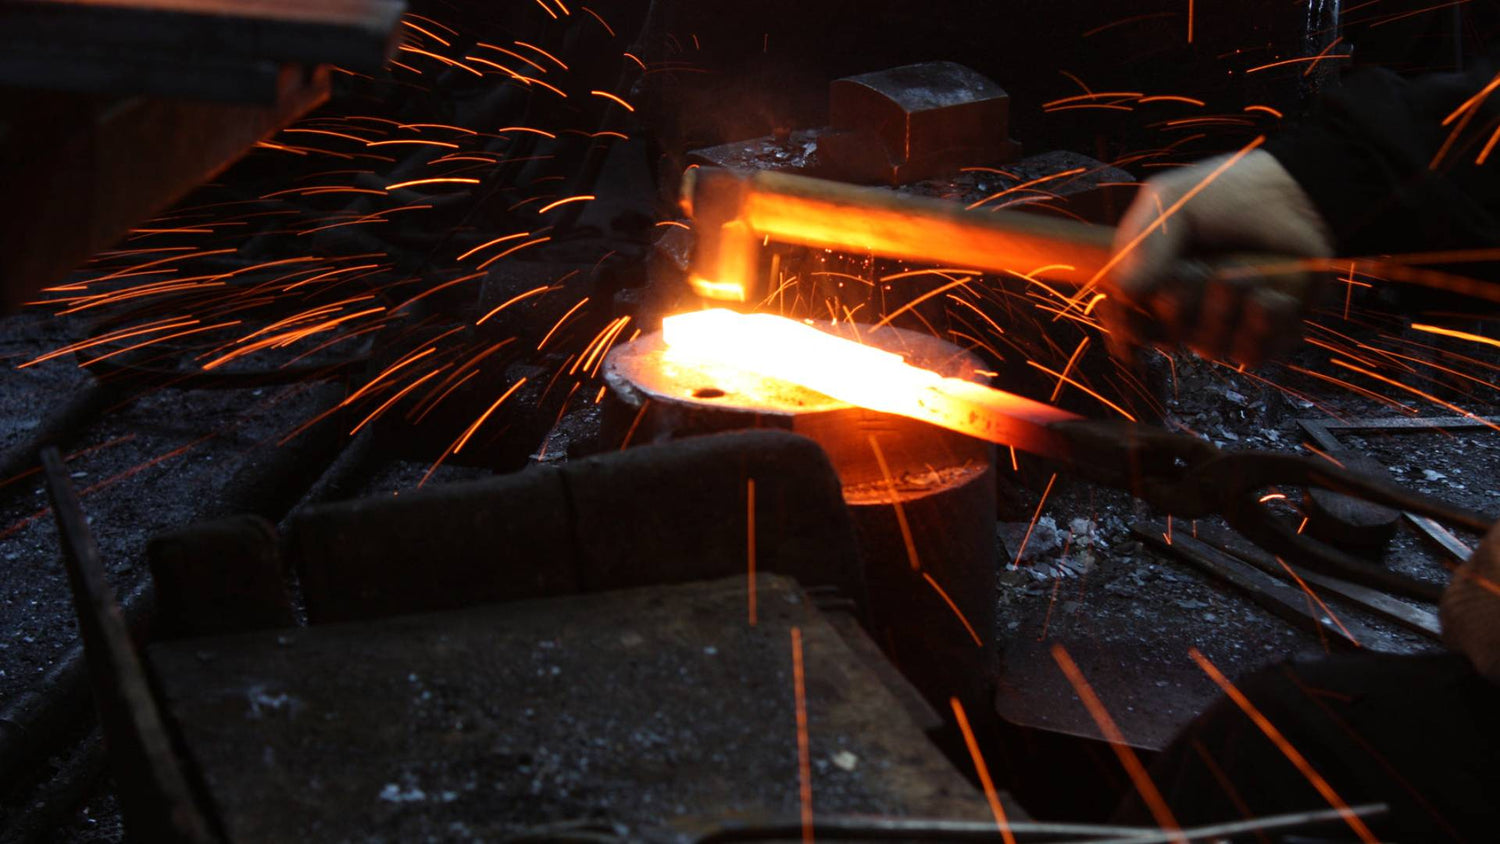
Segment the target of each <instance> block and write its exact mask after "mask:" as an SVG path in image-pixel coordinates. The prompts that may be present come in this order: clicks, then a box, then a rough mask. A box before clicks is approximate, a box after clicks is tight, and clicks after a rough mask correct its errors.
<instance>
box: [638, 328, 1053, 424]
mask: <svg viewBox="0 0 1500 844" xmlns="http://www.w3.org/2000/svg"><path fill="white" fill-rule="evenodd" d="M662 339H663V341H664V342H665V343H666V345H667V355H668V357H669V358H673V359H676V360H679V361H693V362H702V363H715V364H721V365H728V366H734V367H736V368H739V369H743V370H746V371H749V372H753V373H755V374H757V375H761V376H765V377H769V378H776V379H779V380H782V381H787V382H789V383H792V384H797V385H800V386H803V387H806V388H808V389H810V390H815V391H817V392H820V393H823V394H824V395H827V396H830V397H832V398H835V399H838V400H839V401H843V402H848V403H849V404H853V405H858V406H860V407H865V408H869V409H871V410H877V411H881V412H883V413H890V414H894V415H897V416H904V417H907V418H909V419H916V420H919V421H922V422H927V423H930V424H933V425H937V426H939V427H941V428H946V429H947V430H950V431H956V432H958V433H961V434H967V435H969V436H972V437H978V438H979V439H983V440H988V441H989V442H992V443H998V444H1000V445H1007V446H1014V447H1016V448H1021V449H1024V450H1026V451H1031V452H1033V453H1041V454H1059V453H1062V451H1063V448H1062V445H1061V443H1060V442H1059V441H1058V437H1057V435H1056V434H1055V433H1054V432H1052V431H1050V430H1049V429H1048V426H1049V425H1051V424H1053V423H1056V422H1063V421H1067V420H1071V419H1077V418H1079V417H1077V416H1075V415H1074V414H1072V413H1069V412H1067V411H1065V410H1060V409H1058V408H1055V407H1052V406H1051V405H1047V404H1042V403H1041V402H1036V401H1032V400H1031V399H1027V398H1023V397H1021V396H1017V395H1014V394H1011V393H1006V392H1003V391H1000V390H995V389H992V388H990V387H986V386H983V385H981V384H975V383H973V382H970V381H964V380H961V379H958V378H944V377H942V376H941V375H938V374H937V373H936V372H932V371H931V370H927V369H921V368H919V367H916V366H912V365H911V364H909V363H907V362H906V360H905V359H904V358H902V357H901V356H900V355H897V354H892V353H890V352H885V351H881V350H880V349H876V348H873V347H870V346H864V345H860V344H859V343H856V342H853V341H851V340H845V339H842V338H839V337H835V336H833V335H831V334H826V333H824V332H822V331H819V330H818V329H816V328H814V327H812V326H811V325H806V324H804V323H800V322H797V321H796V320H791V319H787V318H785V317H779V316H775V315H772V314H740V313H736V312H734V311H730V310H725V309H722V308H716V309H712V310H705V311H697V312H693V313H685V314H678V315H676V316H670V317H667V318H666V319H665V320H663V321H662Z"/></svg>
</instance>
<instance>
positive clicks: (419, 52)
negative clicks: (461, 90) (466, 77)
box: [396, 44, 484, 78]
mask: <svg viewBox="0 0 1500 844" xmlns="http://www.w3.org/2000/svg"><path fill="white" fill-rule="evenodd" d="M396 49H398V50H400V51H402V52H404V53H416V54H417V55H419V56H426V57H428V58H430V59H437V60H438V61H440V62H442V63H443V64H445V65H448V66H449V67H456V68H459V69H461V70H466V71H468V72H469V73H472V74H474V75H475V76H478V77H480V78H483V77H484V74H482V73H480V72H479V71H477V70H475V69H474V68H472V67H469V66H468V65H466V64H464V63H463V62H460V61H454V60H453V59H450V58H448V57H447V56H440V55H438V54H437V53H434V52H432V51H431V50H423V49H422V48H420V47H413V46H411V45H410V44H402V45H401V46H400V47H397V48H396Z"/></svg>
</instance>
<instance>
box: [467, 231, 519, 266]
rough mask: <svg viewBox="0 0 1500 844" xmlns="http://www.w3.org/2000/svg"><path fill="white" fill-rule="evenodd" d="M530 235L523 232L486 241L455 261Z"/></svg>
mask: <svg viewBox="0 0 1500 844" xmlns="http://www.w3.org/2000/svg"><path fill="white" fill-rule="evenodd" d="M529 234H531V232H521V233H520V234H508V235H505V236H504V237H497V238H495V239H494V240H490V241H486V242H484V243H481V244H479V245H478V246H476V247H474V248H473V249H470V250H469V251H467V252H465V253H464V254H462V255H460V256H458V257H457V258H455V259H454V260H456V261H462V260H464V259H465V258H467V257H469V256H470V255H473V254H474V253H475V252H478V251H480V250H481V249H488V248H490V247H491V246H494V245H495V244H497V243H504V242H505V241H507V240H515V239H516V238H520V237H525V236H527V235H529Z"/></svg>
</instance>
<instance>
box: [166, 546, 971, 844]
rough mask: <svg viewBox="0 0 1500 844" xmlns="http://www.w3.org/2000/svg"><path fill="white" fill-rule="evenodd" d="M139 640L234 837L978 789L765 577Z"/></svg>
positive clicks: (759, 806) (703, 810)
mask: <svg viewBox="0 0 1500 844" xmlns="http://www.w3.org/2000/svg"><path fill="white" fill-rule="evenodd" d="M745 586H746V584H745V580H744V579H743V578H742V577H735V578H731V579H728V580H723V581H713V582H705V583H696V584H688V585H684V586H672V587H653V588H648V589H640V590H631V591H627V592H616V593H605V594H600V595H590V596H579V597H571V598H562V599H553V600H548V601H534V602H520V603H510V604H501V605H492V606H488V607H476V608H474V609H471V610H460V611H455V612H449V613H442V614H435V615H427V616H406V617H398V618H393V619H385V620H380V621H375V622H365V623H359V624H340V625H322V626H317V627H311V628H302V629H297V630H287V631H275V632H265V633H258V634H247V635H244V636H237V637H223V638H217V639H200V640H196V641H183V642H176V643H168V644H162V645H157V646H154V647H153V648H152V650H151V660H152V662H153V664H154V665H155V667H156V668H157V670H158V672H159V674H160V676H161V678H162V685H163V689H164V692H165V695H166V698H167V699H168V701H169V702H170V706H171V708H172V710H173V711H174V712H175V713H177V716H178V720H179V723H180V724H181V727H182V730H183V735H184V738H185V741H186V744H187V746H188V748H189V749H190V752H191V753H192V755H193V756H194V758H196V759H197V760H198V761H199V763H200V764H201V766H202V768H203V771H204V775H205V778H206V781H207V783H208V786H209V788H210V790H211V791H212V792H213V793H214V795H215V798H216V802H217V803H218V805H219V808H220V811H221V814H222V817H223V819H224V822H225V825H226V827H227V829H228V830H229V832H230V834H231V835H232V836H233V837H234V839H235V840H236V841H243V842H256V841H273V840H274V841H299V840H308V841H310V840H319V841H334V840H337V841H448V840H452V841H459V840H475V839H485V840H493V839H494V838H496V837H498V836H501V835H504V834H506V833H514V832H517V831H520V830H525V829H529V828H535V827H538V826H542V825H549V824H558V823H589V824H596V825H601V826H603V827H604V828H606V829H611V828H616V827H621V828H624V829H626V830H637V831H639V830H642V829H646V828H652V827H660V826H663V825H668V824H672V823H677V822H680V821H682V820H684V819H688V818H693V817H698V818H705V817H706V818H713V817H722V816H725V815H736V816H741V817H752V818H753V817H766V818H769V817H780V818H795V817H796V816H797V814H798V811H799V807H800V805H801V804H800V798H799V790H798V783H799V776H798V749H797V748H798V726H797V724H798V717H797V712H796V695H795V688H796V682H797V677H796V674H797V668H796V657H794V653H800V655H801V658H802V659H803V660H804V664H805V669H804V670H803V672H802V679H803V680H804V682H805V688H806V712H807V717H806V724H807V726H806V732H807V736H808V740H809V753H810V766H811V781H812V789H813V794H814V799H815V800H816V805H817V807H818V811H820V812H864V813H886V814H893V815H928V816H942V817H954V818H970V819H980V818H984V817H986V816H987V811H988V809H987V807H986V804H985V802H984V799H983V797H982V796H981V795H980V794H979V793H978V792H977V791H975V790H974V789H973V788H972V787H971V786H970V785H969V784H968V783H967V782H966V781H965V780H964V779H963V778H962V777H961V776H960V775H959V774H958V773H957V771H956V770H955V769H953V768H952V767H951V766H950V765H949V764H948V763H947V761H946V760H945V759H944V758H943V757H942V755H941V754H940V753H939V752H938V751H937V750H936V748H935V747H933V746H932V745H931V744H929V743H928V742H927V739H926V737H925V736H924V735H923V734H922V733H921V731H920V730H919V729H917V728H916V727H915V725H913V724H912V723H911V722H910V721H909V720H908V718H907V716H906V714H905V712H904V711H903V710H902V709H901V707H900V705H899V704H898V703H897V702H896V701H895V699H894V698H893V697H891V695H890V693H889V692H888V691H886V689H885V687H884V686H883V685H882V684H881V682H880V681H879V679H877V678H876V677H875V676H874V675H873V674H871V673H870V672H869V671H868V670H867V669H865V668H864V667H863V666H862V664H861V663H860V660H859V659H858V658H857V657H855V656H854V654H853V653H852V652H851V651H850V650H849V647H848V645H846V644H845V642H844V640H843V639H842V638H841V637H840V634H839V633H838V632H837V631H836V630H835V629H834V628H833V627H832V626H831V625H830V624H829V623H828V621H827V620H826V619H825V618H824V617H823V616H822V614H821V613H820V612H819V611H817V610H816V609H814V608H813V607H812V606H811V605H810V604H809V603H808V599H807V597H806V596H805V595H804V594H803V593H802V591H801V589H800V588H799V587H798V586H797V585H796V584H795V582H794V581H792V580H790V579H788V578H782V577H776V576H765V575H763V576H761V577H760V578H758V583H757V595H758V598H759V600H758V607H759V610H758V623H757V624H756V625H755V626H753V627H752V626H749V625H747V624H745V617H744V614H745V612H746V600H747V593H746V589H745Z"/></svg>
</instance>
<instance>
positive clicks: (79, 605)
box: [42, 446, 215, 844]
mask: <svg viewBox="0 0 1500 844" xmlns="http://www.w3.org/2000/svg"><path fill="white" fill-rule="evenodd" d="M42 466H43V469H44V473H45V477H46V481H47V493H48V496H49V497H50V498H51V500H52V513H53V516H54V517H55V518H56V520H57V533H58V539H59V541H60V543H61V545H62V550H63V561H64V564H65V567H66V569H67V573H68V583H69V585H70V586H71V587H72V591H73V606H74V608H75V609H76V611H77V613H78V628H79V633H80V635H81V637H82V639H83V648H84V653H85V654H86V655H87V658H88V668H89V678H90V682H91V684H92V685H93V689H94V702H95V704H96V705H97V707H98V710H99V722H100V724H101V725H102V726H103V729H104V735H105V740H106V741H107V742H108V745H109V755H110V762H111V763H112V764H113V765H114V769H115V782H116V784H117V786H118V788H119V790H120V792H119V793H120V805H121V808H122V809H123V810H124V813H125V819H126V826H127V828H128V829H129V830H130V833H131V837H132V838H134V839H137V840H140V841H162V842H173V843H175V842H194V843H195V844H196V842H210V841H213V840H215V836H214V835H213V834H212V832H211V831H210V825H209V821H208V819H207V817H206V816H205V815H204V814H203V813H202V811H201V809H200V807H199V806H198V804H197V803H196V801H195V800H194V796H193V792H192V789H191V787H190V786H189V785H188V777H187V774H186V772H185V771H184V770H183V766H182V763H181V762H180V760H178V759H177V756H176V754H175V753H174V752H173V750H172V742H171V739H170V737H169V736H168V733H167V728H166V725H165V724H164V723H163V721H162V717H161V712H160V710H159V709H158V708H157V705H156V698H155V696H154V695H153V694H152V693H151V688H150V686H149V685H148V683H147V680H146V672H145V669H144V668H143V667H142V665H141V658H140V656H139V655H138V654H136V652H135V646H134V645H133V644H132V642H131V639H130V629H129V627H127V626H126V624H125V616H124V613H122V612H121V611H120V605H119V604H118V603H116V601H115V596H114V590H113V589H111V588H110V586H109V583H108V581H107V580H106V579H105V576H104V566H103V564H102V563H101V562H100V560H99V546H98V544H97V543H96V542H95V541H94V535H93V533H92V532H91V531H90V530H89V527H88V519H87V518H86V517H85V516H84V512H83V505H82V504H81V503H79V500H78V493H77V492H75V491H74V489H73V482H72V481H71V480H69V478H68V470H67V467H66V466H65V465H64V464H63V461H62V456H61V454H60V453H59V452H58V450H57V449H56V448H55V447H52V446H48V447H47V448H46V449H45V450H43V451H42Z"/></svg>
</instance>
